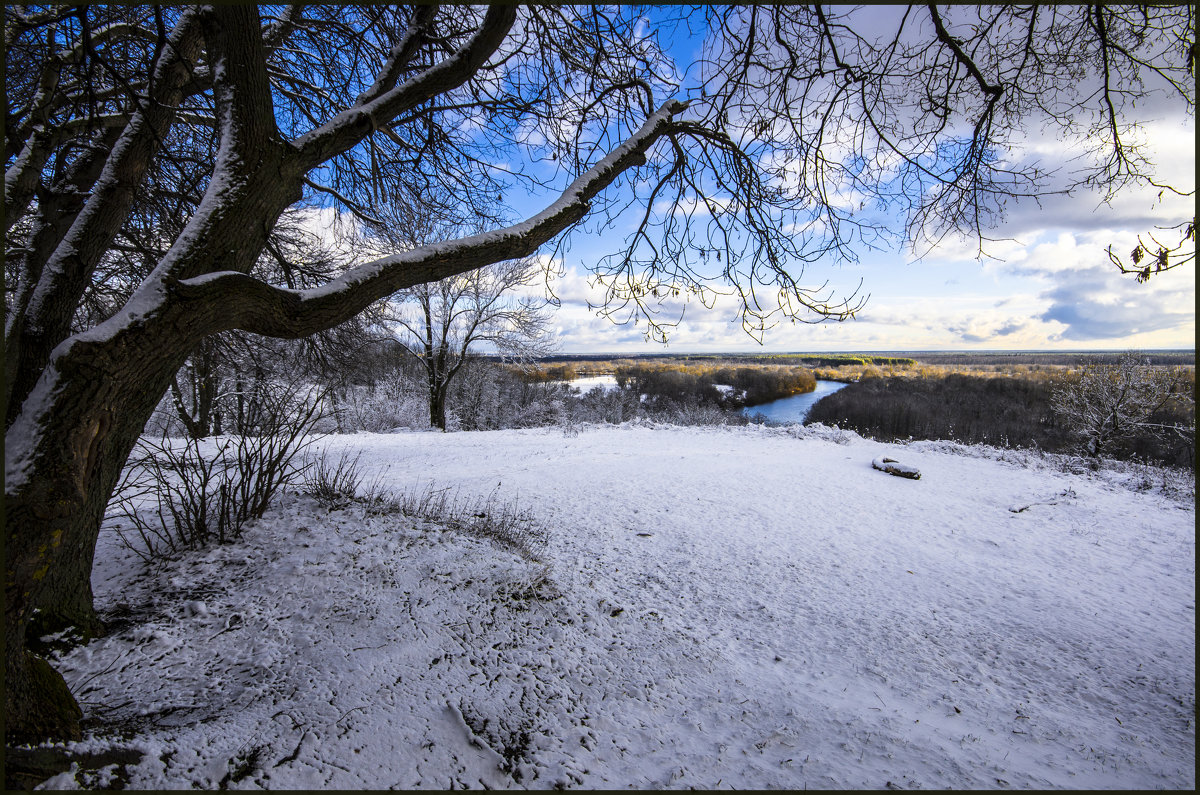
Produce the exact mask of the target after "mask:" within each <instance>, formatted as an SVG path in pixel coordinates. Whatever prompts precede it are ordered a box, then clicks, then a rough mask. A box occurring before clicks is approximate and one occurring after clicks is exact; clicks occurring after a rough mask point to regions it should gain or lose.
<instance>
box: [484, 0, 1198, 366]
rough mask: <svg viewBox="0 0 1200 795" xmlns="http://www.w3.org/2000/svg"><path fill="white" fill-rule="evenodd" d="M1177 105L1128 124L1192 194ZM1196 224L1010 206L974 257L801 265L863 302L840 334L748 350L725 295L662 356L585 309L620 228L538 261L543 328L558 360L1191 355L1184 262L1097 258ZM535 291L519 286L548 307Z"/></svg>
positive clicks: (1153, 216) (970, 245) (1129, 211)
mask: <svg viewBox="0 0 1200 795" xmlns="http://www.w3.org/2000/svg"><path fill="white" fill-rule="evenodd" d="M877 8H878V9H879V11H878V13H876V11H875V9H872V13H873V14H875V19H874V24H877V25H879V26H880V27H881V29H882V28H883V27H884V26H886V25H887V24H888V21H887V19H886V18H885V17H886V15H887V13H888V11H886V10H884V9H885V7H877ZM643 11H644V12H645V13H647V14H648V15H649V18H647V19H646V20H645V23H644V24H645V28H644V29H645V30H646V31H647V33H656V32H657V33H658V34H660V42H662V44H663V45H664V46H666V47H667V49H668V51H669V52H670V54H671V55H672V57H673V58H674V59H675V61H676V63H677V64H688V63H692V62H693V61H694V60H695V58H696V56H697V54H698V53H699V52H700V51H701V49H700V48H701V47H702V39H701V38H700V37H699V35H693V36H688V35H687V34H686V32H685V31H683V30H681V29H679V28H674V29H673V34H668V33H667V32H666V31H667V29H666V27H665V26H662V25H659V26H658V27H657V28H656V22H655V18H654V15H655V14H656V13H657V11H656V10H655V9H654V8H645V9H643ZM699 27H700V26H698V25H697V26H696V28H697V34H698V33H699ZM686 90H687V83H686V82H685V91H686ZM659 101H661V98H660V100H659ZM1178 104H1179V103H1178V102H1176V103H1175V104H1174V105H1167V104H1164V103H1163V102H1158V101H1155V100H1154V98H1152V97H1143V98H1141V99H1140V100H1139V104H1138V111H1139V115H1140V117H1142V119H1143V120H1144V121H1145V124H1144V127H1143V133H1144V140H1145V141H1146V142H1147V145H1148V147H1149V150H1150V152H1151V154H1152V158H1153V160H1154V162H1155V164H1156V166H1157V169H1158V170H1157V174H1156V176H1157V177H1158V180H1159V181H1166V182H1170V183H1171V184H1173V185H1176V186H1179V187H1181V188H1183V189H1185V190H1193V191H1194V187H1195V178H1194V175H1195V173H1196V144H1195V121H1194V117H1186V116H1184V115H1183V114H1182V112H1181V111H1180V110H1179V109H1178V108H1177V107H1176V106H1177V105H1178ZM1024 134H1025V136H1026V141H1027V149H1026V150H1024V152H1023V153H1021V154H1024V155H1030V154H1032V155H1036V156H1037V157H1039V158H1041V160H1042V162H1043V163H1045V164H1046V165H1047V166H1054V165H1056V164H1059V165H1063V166H1067V164H1068V163H1069V161H1070V160H1071V159H1072V158H1073V157H1075V156H1077V155H1078V154H1079V152H1078V149H1077V148H1076V147H1075V146H1073V145H1072V143H1071V142H1069V141H1063V140H1059V139H1057V138H1055V137H1052V134H1043V133H1040V132H1039V131H1038V130H1036V129H1030V130H1026V131H1024ZM1021 154H1017V153H1014V157H1017V156H1021ZM608 190H609V191H616V190H619V188H617V187H615V186H614V187H610V188H609V189H608ZM505 195H506V197H507V198H508V200H509V201H510V202H512V210H513V214H514V215H515V216H516V217H523V218H527V217H529V216H530V215H532V214H533V213H536V212H538V211H540V210H541V209H543V208H544V207H546V206H547V205H549V204H550V203H551V202H552V201H553V200H554V199H555V198H557V197H556V196H555V195H524V196H523V195H521V193H520V191H519V190H513V191H506V192H505ZM1194 216H1195V196H1194V193H1193V194H1192V195H1190V196H1186V197H1180V196H1175V195H1171V194H1169V193H1168V194H1162V195H1160V194H1159V192H1158V189H1157V188H1154V187H1150V186H1146V187H1143V188H1135V189H1128V190H1125V191H1123V192H1122V193H1120V194H1119V195H1118V196H1117V197H1115V198H1114V199H1113V200H1112V201H1111V202H1108V203H1106V202H1104V201H1103V200H1102V197H1101V196H1100V195H1099V194H1088V193H1086V192H1079V193H1076V194H1075V195H1073V196H1070V197H1066V196H1048V197H1044V198H1042V199H1041V201H1040V203H1038V202H1034V201H1032V200H1029V201H1023V202H1013V203H1011V205H1010V206H1009V207H1008V208H1007V212H1006V215H1005V216H1004V217H1003V219H1002V220H1001V221H1000V222H999V223H997V224H996V225H994V226H993V227H991V228H990V229H988V230H986V234H987V236H988V238H989V240H988V242H986V243H985V244H984V251H985V253H986V256H983V257H980V256H979V250H978V249H979V241H977V240H975V239H973V238H959V239H950V238H947V239H945V240H943V241H942V242H941V243H940V244H939V245H938V246H937V247H936V248H934V249H933V250H932V251H928V252H925V253H924V254H923V256H920V257H918V256H917V255H916V254H914V253H913V252H912V251H910V250H906V249H904V248H902V247H900V246H894V247H891V248H885V249H883V250H867V249H865V248H861V247H860V248H858V249H857V251H856V253H857V255H858V261H857V262H855V263H851V264H846V263H842V264H839V263H834V262H832V261H830V262H819V263H816V264H815V265H810V266H808V267H807V268H806V270H805V272H804V275H803V279H802V283H803V284H804V285H806V286H811V287H818V286H820V285H822V284H823V283H824V284H826V285H827V289H828V290H830V291H832V292H833V294H834V295H835V296H836V297H838V298H845V297H848V296H850V295H855V296H857V297H861V298H865V299H866V301H865V305H864V306H863V308H862V309H861V311H859V312H858V313H857V314H856V315H855V317H853V318H852V319H849V320H845V321H841V322H821V323H790V322H786V321H785V322H783V323H781V324H778V325H776V326H774V327H772V328H769V329H767V330H766V332H765V333H764V334H763V335H762V338H761V341H760V340H759V339H756V338H755V337H753V336H751V335H750V334H748V333H747V332H746V331H745V330H744V329H743V327H742V324H741V322H740V318H739V316H738V313H737V305H736V303H735V301H734V300H733V299H732V298H731V297H729V296H718V298H717V300H716V302H715V304H714V305H713V306H712V307H711V308H706V307H704V306H702V305H701V304H699V303H697V302H691V303H689V304H687V305H686V307H684V314H683V320H682V321H681V322H680V323H679V325H678V326H677V327H675V328H673V329H670V333H669V337H668V342H667V344H666V345H663V344H662V343H660V342H655V341H652V340H650V339H648V338H647V335H646V333H645V325H644V324H642V325H634V324H631V323H625V324H620V323H615V322H613V320H611V319H609V318H607V317H604V316H602V315H601V314H600V313H599V312H598V311H597V310H596V309H595V307H596V306H598V305H601V304H603V301H604V290H603V288H602V287H600V286H598V285H596V284H595V283H594V279H593V276H592V272H591V270H590V268H591V267H593V266H595V265H596V263H598V262H599V261H600V260H601V259H602V258H603V257H604V256H605V255H606V254H611V253H613V252H614V251H617V250H619V248H620V247H621V245H622V242H623V240H624V238H625V234H626V233H627V232H629V231H630V230H631V229H632V225H631V222H629V221H628V220H619V221H618V223H617V224H615V225H614V226H613V227H612V228H610V229H606V230H603V231H602V232H600V233H595V232H586V231H580V230H575V231H574V232H572V233H569V234H570V247H569V250H568V251H567V252H566V254H565V255H564V257H563V258H562V259H557V260H552V259H551V256H550V255H549V254H546V253H541V254H539V255H538V256H539V257H540V258H541V260H542V263H543V265H544V266H545V268H546V271H547V273H548V274H552V275H553V276H552V278H550V279H549V281H548V283H547V285H545V288H548V290H549V292H550V293H551V294H552V295H553V296H554V298H555V299H556V300H557V303H558V305H557V306H556V307H555V308H554V309H553V326H554V328H555V332H556V334H557V338H558V346H559V350H560V352H561V353H567V354H570V353H591V354H595V353H614V354H617V353H619V354H632V353H672V352H675V353H689V352H697V353H701V352H786V351H812V352H821V351H831V352H832V351H881V352H883V351H921V350H1049V349H1053V350H1126V349H1144V350H1155V349H1193V348H1194V347H1195V331H1196V329H1195V307H1196V282H1195V265H1194V263H1191V264H1187V265H1184V266H1181V267H1178V268H1176V269H1173V270H1170V271H1167V272H1165V273H1161V274H1156V275H1154V276H1153V277H1152V278H1151V279H1150V280H1149V281H1148V282H1146V283H1144V284H1143V283H1138V282H1137V281H1136V280H1135V279H1134V277H1133V276H1132V275H1123V274H1121V273H1120V272H1119V271H1118V269H1117V268H1116V267H1115V266H1114V265H1113V264H1112V263H1111V262H1110V261H1109V255H1108V253H1107V251H1108V249H1109V247H1111V248H1112V250H1113V251H1114V252H1117V253H1118V255H1119V256H1120V257H1121V258H1122V259H1123V260H1125V259H1126V258H1127V257H1128V253H1129V252H1130V251H1131V250H1132V249H1133V248H1134V247H1135V245H1137V243H1138V238H1139V235H1140V236H1142V240H1143V241H1146V242H1148V238H1147V237H1146V235H1147V234H1148V233H1157V234H1159V235H1160V237H1159V240H1161V241H1163V242H1166V243H1168V244H1169V245H1175V244H1177V243H1178V242H1179V238H1180V232H1179V231H1166V232H1161V231H1159V230H1158V229H1156V227H1169V226H1174V225H1176V224H1179V223H1180V222H1181V221H1184V220H1186V219H1191V218H1194ZM585 223H586V222H585ZM903 223H904V219H902V218H896V219H894V225H895V226H896V227H897V228H899V227H902V226H903ZM594 227H595V224H594V223H592V224H591V228H593V229H594ZM550 248H551V246H547V247H545V248H544V249H543V252H545V251H548V250H549V249H550ZM555 274H556V275H555ZM545 288H544V287H543V286H541V285H539V286H536V287H534V288H531V289H532V291H533V293H534V294H536V295H546V294H547V291H546V289H545ZM676 309H678V307H676ZM665 316H666V314H664V317H665ZM670 316H671V317H674V313H671V315H670Z"/></svg>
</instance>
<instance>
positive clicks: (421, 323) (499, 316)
mask: <svg viewBox="0 0 1200 795" xmlns="http://www.w3.org/2000/svg"><path fill="white" fill-rule="evenodd" d="M543 278H544V276H543V272H542V268H541V267H540V266H539V265H538V264H537V263H536V262H534V261H532V260H529V259H523V260H510V261H507V262H500V263H496V264H495V265H488V266H486V267H483V268H479V269H477V270H473V271H469V272H467V273H464V274H461V275H459V276H452V277H450V278H448V279H442V280H441V281H439V282H431V283H427V284H420V285H416V286H414V287H410V288H409V289H407V290H405V291H403V292H401V293H398V294H397V296H396V298H397V299H398V302H400V303H401V306H400V307H399V311H398V312H396V313H395V314H394V315H393V319H394V322H395V323H396V325H397V326H398V327H399V328H400V329H403V331H404V332H405V335H404V336H405V337H406V339H405V342H406V346H405V349H406V350H407V351H409V353H410V354H412V355H413V357H414V358H416V360H417V361H418V362H420V364H421V367H422V370H423V372H424V375H425V383H426V386H427V388H428V392H429V422H430V424H431V425H432V426H433V427H435V428H441V429H442V430H443V431H444V430H446V399H447V396H448V394H449V391H450V385H451V383H452V382H453V381H454V378H455V376H457V375H458V374H459V372H460V371H461V370H462V368H463V367H464V366H465V365H467V363H468V361H470V358H471V355H472V354H473V353H475V352H477V351H478V349H479V347H480V346H490V348H491V350H493V351H494V352H495V353H496V354H498V355H499V356H501V357H502V358H503V359H505V360H506V361H510V362H518V363H526V362H529V361H531V360H532V359H534V358H536V357H539V356H545V355H548V354H549V353H551V352H553V351H554V349H555V340H554V338H553V336H552V334H551V330H550V320H551V316H550V315H549V314H548V312H547V308H548V306H549V304H548V302H547V301H544V300H538V299H536V298H531V297H529V296H517V295H514V294H513V291H514V290H517V289H519V288H521V287H524V286H528V285H531V284H534V283H538V282H540V281H541V280H542V279H543ZM404 304H407V306H404Z"/></svg>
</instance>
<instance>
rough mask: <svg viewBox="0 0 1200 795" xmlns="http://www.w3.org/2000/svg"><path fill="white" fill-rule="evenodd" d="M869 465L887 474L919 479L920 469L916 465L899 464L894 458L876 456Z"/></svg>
mask: <svg viewBox="0 0 1200 795" xmlns="http://www.w3.org/2000/svg"><path fill="white" fill-rule="evenodd" d="M871 466H873V467H875V468H876V469H878V470H879V471H880V472H886V473H888V474H889V475H895V476H896V477H898V478H909V479H910V480H920V479H921V471H920V470H919V469H917V468H916V467H911V466H908V465H907V464H901V463H900V462H899V461H897V460H896V459H894V458H882V457H881V458H876V459H875V460H874V461H872V462H871Z"/></svg>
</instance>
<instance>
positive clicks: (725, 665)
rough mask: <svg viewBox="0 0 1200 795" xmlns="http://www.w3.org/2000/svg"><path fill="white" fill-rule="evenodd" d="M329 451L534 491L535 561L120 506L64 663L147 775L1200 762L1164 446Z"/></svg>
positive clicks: (1152, 774) (432, 775)
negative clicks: (1079, 458) (159, 533)
mask: <svg viewBox="0 0 1200 795" xmlns="http://www.w3.org/2000/svg"><path fill="white" fill-rule="evenodd" d="M322 444H323V445H324V446H325V447H326V448H328V449H329V450H330V451H331V452H332V453H333V454H335V455H336V454H337V452H338V451H340V450H343V449H347V450H352V451H358V450H361V451H364V454H363V457H362V459H361V461H360V464H362V465H364V466H369V467H370V468H371V470H372V472H380V473H382V476H383V478H384V479H385V481H386V482H387V483H390V484H392V485H393V486H394V487H395V488H396V489H398V490H400V489H406V490H410V491H411V490H413V489H418V490H419V489H421V488H424V487H426V486H428V485H429V484H434V485H435V486H436V487H437V488H443V487H445V488H452V489H457V490H458V493H459V495H461V496H466V495H479V496H486V495H488V494H491V493H493V492H495V493H496V495H498V496H499V497H501V498H503V499H506V500H513V501H514V504H516V505H518V506H519V507H521V508H525V509H528V510H529V511H531V512H532V514H533V515H534V516H536V517H537V519H538V521H539V522H540V523H541V525H542V526H543V527H544V528H545V529H546V530H547V531H549V534H550V540H549V542H548V544H547V545H546V546H545V548H544V549H543V550H542V551H541V553H540V557H541V561H540V562H539V561H536V560H533V561H531V560H528V559H526V558H524V557H521V556H519V555H517V554H514V553H513V552H511V551H508V550H506V549H503V548H501V547H499V546H497V545H495V544H494V543H492V542H491V541H489V540H486V539H481V538H476V537H473V536H471V535H468V534H464V533H462V532H457V531H447V530H443V529H440V528H439V527H437V526H435V525H432V524H429V523H427V522H422V521H418V520H414V519H408V518H405V517H404V516H398V515H383V516H369V515H366V514H365V513H364V511H363V509H362V507H361V506H358V505H352V506H350V507H348V508H345V509H342V510H338V511H334V512H332V513H329V512H327V511H325V510H323V509H322V508H320V507H319V506H318V505H317V504H316V503H315V501H313V500H312V499H311V498H309V497H302V496H296V495H288V496H285V497H283V498H281V499H280V500H279V503H278V504H277V506H276V507H275V508H273V509H272V510H271V511H270V513H269V514H268V515H267V516H266V517H265V518H264V519H263V520H261V521H259V522H258V523H257V524H256V525H255V526H253V527H252V528H251V529H250V530H249V531H248V532H247V534H246V536H245V538H244V539H243V540H242V541H241V542H240V543H237V544H233V545H227V546H223V547H216V548H212V549H209V550H206V551H202V552H198V553H193V554H191V555H189V556H188V557H186V558H185V559H184V560H181V561H178V562H173V563H169V564H166V565H163V566H161V567H158V568H156V569H153V570H152V571H150V572H149V573H147V572H145V571H143V569H142V567H141V565H140V564H138V563H137V561H136V559H135V558H132V557H131V556H130V554H129V553H128V551H126V550H124V549H122V548H121V547H119V546H118V545H116V544H115V543H114V537H113V536H112V535H111V534H109V533H105V534H104V535H103V536H102V539H101V546H100V549H99V552H98V560H97V569H96V576H95V590H96V598H97V602H98V605H99V607H100V608H101V609H102V610H104V611H112V610H114V609H116V608H117V607H118V604H119V603H123V604H121V606H120V608H119V610H120V612H122V613H123V614H126V615H128V616H130V618H131V621H130V623H129V624H128V625H127V626H125V628H123V629H121V630H119V631H117V632H115V633H114V634H112V635H110V636H109V637H107V638H104V639H101V640H98V641H95V642H93V643H91V644H90V645H88V646H85V647H82V648H79V649H76V650H74V651H72V652H70V653H68V654H66V655H65V656H64V657H62V658H61V659H60V660H58V661H57V663H56V664H57V665H58V667H59V668H60V669H61V670H63V671H64V673H65V676H66V678H67V681H68V683H69V684H71V686H72V688H73V689H74V691H75V692H76V693H77V695H78V697H79V698H80V700H81V702H83V704H84V705H85V712H86V716H87V717H88V718H89V719H93V720H103V721H105V722H106V725H107V728H106V729H103V730H102V731H103V732H104V733H103V734H101V735H97V736H94V737H91V738H89V739H87V740H85V741H84V742H83V743H81V744H79V747H80V748H81V749H88V748H99V747H106V746H108V745H111V744H114V743H117V744H120V745H123V746H126V747H134V748H139V749H142V750H144V751H145V756H144V758H143V760H142V761H141V762H140V763H139V764H138V765H136V766H134V767H131V768H130V769H129V770H128V774H129V777H130V778H129V782H128V786H131V787H136V788H190V787H201V788H213V787H217V786H228V787H230V788H259V787H269V788H314V789H321V788H347V789H350V788H373V789H374V788H387V787H400V788H416V787H428V788H439V789H442V788H456V787H460V786H466V787H480V788H482V787H510V788H511V787H530V788H551V787H556V786H565V787H586V788H600V787H604V788H627V787H632V788H686V787H698V788H795V789H800V788H803V787H811V788H902V789H907V788H921V787H924V788H1007V787H1011V788H1085V789H1091V788H1096V789H1108V788H1118V789H1120V788H1181V789H1192V788H1193V787H1194V785H1195V761H1196V760H1195V748H1196V745H1195V743H1196V734H1195V717H1196V712H1195V652H1194V648H1195V626H1196V624H1195V560H1196V557H1195V533H1194V523H1195V508H1194V501H1193V500H1194V498H1193V497H1192V496H1188V495H1183V496H1181V495H1179V494H1178V493H1175V494H1171V493H1164V491H1163V489H1162V488H1161V487H1160V486H1161V483H1159V482H1158V481H1157V480H1156V479H1155V478H1156V476H1155V473H1154V472H1153V471H1148V472H1147V473H1143V474H1142V475H1138V474H1136V473H1133V474H1130V473H1124V474H1123V473H1119V472H1113V471H1104V470H1102V471H1101V472H1099V473H1086V474H1071V473H1065V472H1063V471H1060V470H1059V469H1058V468H1056V467H1055V466H1054V465H1053V459H1051V458H1046V457H1039V456H1033V455H1026V454H1020V453H1012V452H1000V451H994V450H989V449H985V448H964V447H960V446H958V445H953V444H947V443H931V442H918V443H911V444H907V445H898V444H882V443H877V442H873V441H869V440H864V439H862V438H860V437H858V436H856V435H854V434H851V433H845V432H841V431H836V430H832V429H828V428H824V427H822V426H814V427H810V428H799V427H792V428H788V429H783V428H763V427H754V426H751V427H743V428H671V427H642V426H621V427H604V428H589V429H584V430H582V431H579V432H575V431H567V432H564V431H563V430H561V429H537V430H525V431H496V432H487V433H455V434H438V433H397V434H390V435H368V434H360V435H354V436H343V437H330V438H328V439H327V440H325V441H324V442H323V443H322ZM885 455H886V456H888V457H891V458H894V459H896V460H898V461H899V462H901V463H903V464H905V465H908V466H914V467H916V468H917V469H919V470H920V473H921V478H920V479H919V480H909V479H904V478H898V477H892V476H890V475H888V474H885V473H883V472H879V471H876V470H874V469H872V467H871V462H872V460H873V459H876V458H879V457H881V456H885ZM368 462H369V465H368ZM370 479H371V478H370V477H368V480H370ZM118 730H121V731H124V732H125V733H126V734H127V735H128V738H127V739H123V740H118V739H113V737H112V736H111V735H112V733H113V732H116V731H118ZM97 731H101V730H99V729H98V730H97ZM114 770H115V768H108V769H105V770H103V771H101V772H100V774H99V776H97V774H94V773H92V774H86V775H80V776H79V777H78V778H81V779H83V781H84V783H91V784H93V785H95V784H100V785H103V784H104V783H106V781H107V782H111V779H109V778H107V777H108V776H110V775H111V774H112V773H113V772H114ZM47 784H48V786H51V787H73V786H78V783H77V781H76V778H74V777H72V776H71V775H70V774H63V775H61V776H58V777H56V778H54V779H52V780H51V781H49V782H47Z"/></svg>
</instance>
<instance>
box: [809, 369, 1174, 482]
mask: <svg viewBox="0 0 1200 795" xmlns="http://www.w3.org/2000/svg"><path fill="white" fill-rule="evenodd" d="M1058 384H1059V381H1058V380H1057V379H1055V378H1050V377H1043V378H1039V379H1032V380H1031V379H1025V378H982V377H978V376H969V375H960V374H950V375H946V376H944V377H936V376H933V377H915V378H863V379H861V380H859V381H858V382H856V383H852V384H849V385H847V386H846V387H845V388H843V389H841V390H839V391H837V392H835V393H833V394H831V395H828V396H826V397H824V398H822V399H821V400H820V401H818V402H817V404H816V405H815V406H813V407H812V409H811V410H810V411H809V413H808V415H807V417H806V418H805V423H806V424H807V423H813V422H821V423H824V424H826V425H837V426H838V427H839V428H846V429H848V430H853V431H855V432H857V433H860V434H862V435H863V436H870V437H872V438H875V439H880V440H883V441H891V440H897V439H952V440H955V441H959V442H963V443H966V444H991V445H995V446H998V447H1037V448H1038V449H1041V450H1045V451H1047V452H1072V451H1073V450H1074V447H1075V445H1076V440H1075V438H1074V437H1073V436H1072V434H1071V432H1070V429H1069V428H1068V427H1066V425H1065V424H1064V422H1063V421H1062V420H1061V419H1060V418H1058V417H1056V416H1055V414H1054V411H1053V410H1052V409H1051V402H1050V398H1051V393H1052V391H1053V389H1054V388H1055V387H1056V386H1057V385H1058ZM1156 421H1158V422H1162V423H1166V424H1170V423H1176V422H1178V423H1184V422H1185V421H1186V417H1184V416H1182V415H1181V414H1180V415H1178V416H1176V412H1172V411H1165V412H1164V413H1163V415H1162V416H1161V417H1158V418H1157V419H1156ZM1115 455H1117V457H1120V458H1131V457H1135V456H1136V457H1137V458H1141V459H1146V460H1151V461H1157V462H1160V463H1164V464H1169V465H1172V466H1186V467H1192V466H1194V465H1195V440H1194V439H1190V440H1189V439H1183V438H1178V437H1172V436H1160V435H1154V434H1149V433H1146V434H1141V435H1138V436H1135V437H1134V438H1132V439H1131V440H1129V441H1128V443H1127V444H1125V445H1124V446H1123V447H1122V449H1120V450H1117V451H1115Z"/></svg>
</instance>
